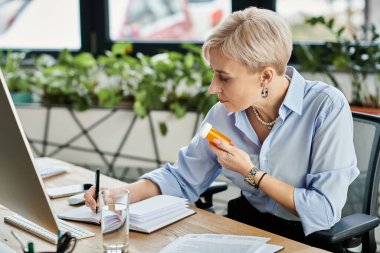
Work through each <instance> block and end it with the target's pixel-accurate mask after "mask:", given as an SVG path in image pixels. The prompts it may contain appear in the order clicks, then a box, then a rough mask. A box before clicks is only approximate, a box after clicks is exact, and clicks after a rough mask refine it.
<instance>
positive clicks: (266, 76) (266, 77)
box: [260, 67, 275, 85]
mask: <svg viewBox="0 0 380 253" xmlns="http://www.w3.org/2000/svg"><path fill="white" fill-rule="evenodd" d="M274 74H275V70H274V69H273V68H270V67H265V68H264V69H263V70H262V71H261V74H260V81H261V84H263V85H267V84H269V83H270V82H271V81H272V80H273V77H274Z"/></svg>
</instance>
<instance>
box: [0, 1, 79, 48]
mask: <svg viewBox="0 0 380 253" xmlns="http://www.w3.org/2000/svg"><path fill="white" fill-rule="evenodd" d="M0 48H5V49H31V50H46V49H47V50H61V49H63V48H68V49H71V50H78V49H80V48H81V38H80V16H79V0H54V1H52V0H0Z"/></svg>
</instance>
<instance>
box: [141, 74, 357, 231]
mask: <svg viewBox="0 0 380 253" xmlns="http://www.w3.org/2000/svg"><path fill="white" fill-rule="evenodd" d="M287 74H288V75H289V76H291V78H292V79H291V83H290V86H289V88H288V91H287V94H286V97H285V99H284V101H283V103H282V105H281V107H280V109H279V116H280V117H279V119H278V120H277V122H276V124H275V125H274V126H273V128H272V130H271V132H270V133H269V135H268V137H267V138H266V139H265V141H264V143H260V141H259V138H258V136H257V134H256V133H255V131H254V129H253V128H252V126H251V124H250V122H249V120H248V118H247V115H246V113H245V111H240V112H235V113H229V112H228V111H226V110H225V108H224V106H223V105H222V104H221V103H217V104H216V105H215V106H214V107H213V108H212V109H211V110H210V111H209V113H208V114H207V116H206V117H205V119H204V122H209V123H211V124H212V125H213V126H214V127H215V128H216V129H217V130H219V131H220V132H222V133H224V134H225V135H226V136H228V137H229V138H231V140H232V142H233V143H234V144H235V145H236V146H237V147H239V148H240V149H243V150H244V151H245V152H247V153H248V154H249V155H250V157H251V159H252V161H253V163H254V164H256V165H258V166H259V167H260V168H261V169H262V170H263V171H265V172H267V173H268V174H270V175H271V176H273V177H275V178H277V179H278V180H281V181H283V182H286V183H288V184H290V185H293V186H294V187H295V191H294V201H295V208H296V211H297V213H298V216H299V217H296V216H294V215H292V214H291V213H290V212H289V211H288V210H286V209H285V208H284V207H282V206H281V205H280V204H278V203H277V202H276V201H274V200H273V199H272V198H270V197H269V196H267V195H266V194H265V193H264V192H263V191H261V190H260V189H255V188H254V187H252V186H250V185H248V184H247V183H245V182H244V177H243V176H242V175H241V174H239V173H237V172H234V171H231V170H228V169H226V168H223V167H222V166H221V165H220V164H219V163H218V161H217V157H216V156H215V154H214V153H212V152H211V151H210V150H209V148H208V142H207V141H206V140H204V139H202V138H200V137H199V136H198V135H196V136H194V138H193V139H192V140H191V142H190V144H189V145H188V146H186V147H183V148H181V149H180V151H179V154H178V160H177V161H176V162H175V163H174V164H166V165H165V166H164V167H162V168H159V169H157V170H154V171H152V172H149V173H147V174H145V175H143V176H142V178H147V179H150V180H152V181H153V182H155V183H156V184H157V185H158V186H159V187H160V189H161V193H162V194H168V195H174V196H180V197H185V198H188V199H189V200H190V201H192V202H193V201H196V200H197V199H198V198H199V195H200V194H201V193H202V192H204V191H205V190H206V189H207V187H208V186H209V185H210V184H211V183H212V182H213V181H214V179H215V178H216V177H217V176H218V175H219V174H220V173H222V174H223V175H224V176H226V177H227V178H229V179H230V180H231V181H232V182H233V183H234V184H235V185H236V186H238V187H239V188H241V189H242V193H243V194H244V196H245V197H246V198H247V199H248V201H249V202H250V203H251V204H252V205H253V206H254V207H255V208H257V209H258V210H260V211H261V212H268V213H271V214H273V215H276V216H278V217H281V218H283V219H287V220H298V221H301V222H302V225H303V229H304V232H305V235H308V234H310V233H313V232H315V231H318V230H324V229H328V228H330V227H331V226H333V225H334V224H335V223H336V222H337V221H339V219H340V217H341V210H342V208H343V206H344V204H345V202H346V198H347V189H348V186H349V184H350V183H351V182H352V181H353V180H354V179H355V178H356V177H357V176H358V174H359V170H358V168H357V165H356V155H355V150H354V145H353V121H352V115H351V111H350V108H349V105H348V103H347V101H346V99H345V97H344V95H343V94H342V93H341V92H340V91H339V90H337V89H336V88H334V87H332V86H330V85H327V84H325V83H323V82H320V81H307V80H305V79H304V78H303V77H302V76H301V75H300V74H299V73H298V72H297V71H296V70H295V69H294V68H292V67H288V69H287ZM264 179H265V178H264ZM272 187H276V186H275V185H273V186H272Z"/></svg>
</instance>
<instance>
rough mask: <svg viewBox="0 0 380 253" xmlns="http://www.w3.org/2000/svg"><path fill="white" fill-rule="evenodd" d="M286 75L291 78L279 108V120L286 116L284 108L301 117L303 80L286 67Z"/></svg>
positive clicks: (294, 71)
mask: <svg viewBox="0 0 380 253" xmlns="http://www.w3.org/2000/svg"><path fill="white" fill-rule="evenodd" d="M286 74H287V75H288V76H289V77H290V78H291V81H290V85H289V88H288V91H287V93H286V96H285V99H284V102H283V103H282V105H281V107H280V116H281V118H284V117H285V115H286V114H287V110H286V108H288V109H290V110H292V111H294V112H296V113H297V114H299V115H301V114H302V105H303V98H304V96H305V79H304V78H303V77H302V76H301V75H300V74H299V73H298V71H297V70H296V69H295V68H293V67H287V69H286ZM284 107H286V108H284Z"/></svg>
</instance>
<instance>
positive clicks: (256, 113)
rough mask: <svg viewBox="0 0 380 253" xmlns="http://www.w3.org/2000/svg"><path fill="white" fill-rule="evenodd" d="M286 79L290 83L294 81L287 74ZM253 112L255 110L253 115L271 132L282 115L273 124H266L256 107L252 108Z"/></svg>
mask: <svg viewBox="0 0 380 253" xmlns="http://www.w3.org/2000/svg"><path fill="white" fill-rule="evenodd" d="M285 78H286V79H288V80H289V82H291V81H292V79H291V78H290V76H288V75H287V74H285ZM252 110H253V113H254V114H255V117H256V119H257V120H258V121H259V122H260V123H261V124H262V125H264V126H266V127H267V128H268V129H269V130H271V129H272V127H273V126H274V124H276V121H277V120H278V118H279V117H280V115H278V116H277V118H276V119H275V120H273V121H271V122H266V121H264V120H263V119H262V118H261V117H260V115H259V113H258V112H257V110H256V108H255V107H252Z"/></svg>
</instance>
